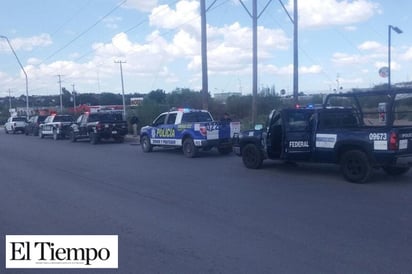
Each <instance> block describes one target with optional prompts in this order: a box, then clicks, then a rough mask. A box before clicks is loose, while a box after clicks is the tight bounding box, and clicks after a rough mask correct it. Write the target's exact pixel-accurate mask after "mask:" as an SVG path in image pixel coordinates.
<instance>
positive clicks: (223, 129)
mask: <svg viewBox="0 0 412 274" xmlns="http://www.w3.org/2000/svg"><path fill="white" fill-rule="evenodd" d="M239 132H240V123H239V122H219V121H215V120H214V119H213V117H212V115H211V114H210V113H209V112H208V111H206V110H196V109H188V108H181V109H172V110H171V111H168V112H164V113H162V114H160V115H159V116H158V117H157V118H156V119H155V120H154V121H153V123H152V124H151V125H148V126H145V127H142V128H141V130H140V143H141V147H142V149H143V151H144V152H151V151H152V150H153V147H155V146H159V147H181V148H182V150H183V153H184V155H185V156H186V157H189V158H192V157H195V156H196V155H197V153H198V151H199V150H203V151H208V150H211V149H212V148H214V147H215V148H217V149H218V151H219V152H220V153H221V154H228V153H230V152H231V151H232V137H233V136H234V135H235V134H238V133H239Z"/></svg>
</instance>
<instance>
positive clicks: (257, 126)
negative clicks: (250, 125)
mask: <svg viewBox="0 0 412 274" xmlns="http://www.w3.org/2000/svg"><path fill="white" fill-rule="evenodd" d="M262 129H263V125H262V124H256V125H255V130H262Z"/></svg>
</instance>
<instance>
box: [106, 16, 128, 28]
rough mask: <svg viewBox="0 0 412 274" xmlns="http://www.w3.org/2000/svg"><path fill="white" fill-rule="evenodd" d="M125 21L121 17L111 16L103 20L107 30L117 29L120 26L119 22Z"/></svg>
mask: <svg viewBox="0 0 412 274" xmlns="http://www.w3.org/2000/svg"><path fill="white" fill-rule="evenodd" d="M122 20H123V19H122V17H119V16H111V17H107V18H105V19H104V20H103V23H104V24H105V26H106V28H108V29H117V28H118V27H119V26H118V24H117V23H118V22H121V21H122Z"/></svg>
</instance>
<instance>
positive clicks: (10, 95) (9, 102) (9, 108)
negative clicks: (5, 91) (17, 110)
mask: <svg viewBox="0 0 412 274" xmlns="http://www.w3.org/2000/svg"><path fill="white" fill-rule="evenodd" d="M10 109H11V91H10V89H9V110H10Z"/></svg>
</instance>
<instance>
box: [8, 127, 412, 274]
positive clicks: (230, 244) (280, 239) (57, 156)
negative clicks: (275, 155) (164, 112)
mask: <svg viewBox="0 0 412 274" xmlns="http://www.w3.org/2000/svg"><path fill="white" fill-rule="evenodd" d="M411 178H412V174H411V172H409V173H408V174H407V175H406V176H403V177H400V178H398V179H396V180H395V179H393V178H391V177H389V176H387V175H385V174H384V173H382V172H380V171H377V172H376V173H375V174H374V176H373V178H372V180H373V182H372V183H369V184H365V185H356V184H351V183H347V182H345V181H344V180H343V179H342V177H341V176H340V174H339V173H338V169H337V168H336V167H335V166H316V165H299V166H298V167H294V166H289V165H285V164H282V163H276V162H267V163H265V165H264V168H263V169H261V170H248V169H246V168H244V167H243V165H242V163H241V160H240V158H238V157H236V156H234V155H229V156H223V157H222V156H220V155H219V154H218V153H216V152H211V153H207V154H203V155H202V156H201V157H199V158H196V159H186V158H185V157H184V156H183V155H182V154H181V152H179V151H175V150H168V151H155V152H153V153H150V154H144V153H142V152H141V150H140V147H138V146H135V145H133V144H132V143H130V142H127V143H124V144H112V143H108V144H100V145H96V146H93V145H91V144H89V143H88V142H78V143H70V142H69V141H66V140H59V141H53V140H51V139H39V138H36V137H27V136H24V135H6V134H4V132H3V131H1V132H0V234H1V239H2V240H1V242H0V272H2V273H3V272H6V270H5V268H4V257H5V255H4V235H6V234H118V235H119V269H118V270H87V271H86V270H50V271H45V270H37V271H36V270H16V271H12V270H7V272H6V273H410V272H411V271H412V259H411V257H412V218H411V217H412V180H411Z"/></svg>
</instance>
